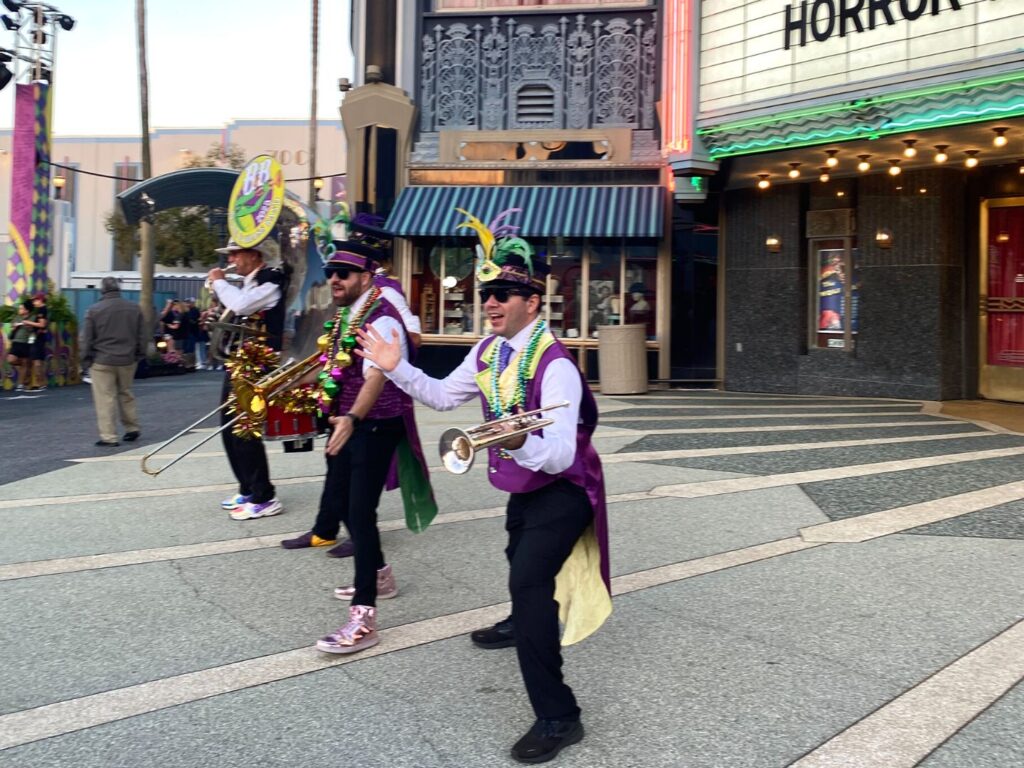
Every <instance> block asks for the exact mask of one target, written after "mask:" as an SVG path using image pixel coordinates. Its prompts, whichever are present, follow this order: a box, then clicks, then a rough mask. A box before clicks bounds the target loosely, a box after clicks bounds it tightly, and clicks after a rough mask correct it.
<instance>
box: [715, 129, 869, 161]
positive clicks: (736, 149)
mask: <svg viewBox="0 0 1024 768" xmlns="http://www.w3.org/2000/svg"><path fill="white" fill-rule="evenodd" d="M878 130H879V129H878V126H871V125H864V126H855V127H853V128H836V129H835V130H832V131H811V132H810V133H803V134H801V133H798V134H793V135H791V136H780V137H773V138H768V139H753V140H751V141H746V142H742V143H740V144H729V145H727V146H724V147H721V148H720V149H712V150H711V156H712V157H720V156H722V155H725V154H731V155H738V154H743V150H745V149H752V148H755V147H762V148H763V147H771V146H774V145H783V146H787V147H788V146H791V145H792V146H799V145H800V143H803V144H817V143H819V142H821V141H822V140H824V139H831V138H834V137H836V136H841V137H844V138H858V137H860V136H862V135H864V134H877V133H878Z"/></svg>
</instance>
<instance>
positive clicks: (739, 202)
mask: <svg viewBox="0 0 1024 768" xmlns="http://www.w3.org/2000/svg"><path fill="white" fill-rule="evenodd" d="M845 185H846V186H845V189H846V190H848V191H847V194H845V195H844V197H843V198H836V197H835V193H834V191H832V190H830V189H827V187H829V185H825V184H821V183H820V182H812V183H811V184H807V185H783V186H779V187H773V188H772V189H770V190H768V191H767V192H757V191H755V190H739V191H735V192H731V193H728V194H727V195H726V196H725V197H726V199H725V201H724V203H723V205H724V210H725V214H726V215H725V226H724V231H725V256H726V258H725V269H726V288H725V300H726V349H725V387H726V389H731V390H738V391H759V392H795V393H799V394H822V395H839V394H844V395H860V396H876V397H896V398H925V399H952V398H958V397H963V396H964V393H965V387H966V385H965V370H964V359H965V354H964V349H963V347H964V321H965V318H964V307H965V305H966V304H967V302H966V299H965V293H964V291H965V284H964V279H965V276H964V265H965V263H967V262H968V259H967V252H966V251H967V248H966V245H965V242H964V213H963V211H964V188H963V179H962V175H961V174H960V173H959V172H957V171H954V170H950V169H934V170H933V169H929V170H922V171H915V172H912V173H911V172H906V173H904V174H901V176H900V177H897V178H896V179H893V177H890V176H888V175H882V174H875V175H870V176H866V177H862V178H857V179H847V180H845ZM898 187H900V188H898ZM922 190H924V191H922ZM850 204H854V205H855V206H856V213H857V242H858V250H859V256H858V261H859V264H860V268H859V274H860V280H861V292H860V323H861V325H860V327H861V329H862V330H861V333H860V334H858V336H857V337H856V346H855V349H854V351H853V353H847V352H844V351H842V350H831V349H815V348H813V347H811V348H808V343H809V338H810V324H811V322H812V321H811V318H810V311H809V304H810V302H811V300H812V298H811V296H810V289H809V278H808V256H807V253H808V249H807V244H806V242H805V241H804V240H803V227H802V221H803V218H804V217H805V216H806V210H807V209H808V208H813V209H816V210H822V209H825V208H828V207H834V208H838V207H844V206H847V205H850ZM881 228H885V229H888V230H889V231H891V232H892V236H893V240H892V242H893V246H892V247H891V248H886V249H883V248H879V247H878V246H877V245H876V244H875V233H876V232H877V231H878V230H879V229H881ZM769 230H772V231H773V233H776V234H781V235H782V236H783V249H782V251H781V252H780V253H778V254H766V253H765V249H764V238H765V237H766V236H767V234H768V232H769ZM737 343H741V344H742V345H743V346H742V352H740V351H737V349H736V344H737Z"/></svg>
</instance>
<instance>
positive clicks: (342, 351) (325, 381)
mask: <svg viewBox="0 0 1024 768" xmlns="http://www.w3.org/2000/svg"><path fill="white" fill-rule="evenodd" d="M378 298H380V288H378V287H377V286H373V288H371V289H370V295H369V296H367V297H366V301H365V302H364V303H363V306H362V307H361V308H360V309H359V311H358V312H357V313H356V314H355V315H354V316H353V317H352V319H351V320H349V308H348V307H339V308H338V311H337V312H336V313H335V315H334V319H333V320H328V321H327V322H326V323H324V330H325V331H327V333H325V334H324V335H323V336H321V337H320V338H319V339H318V345H319V347H320V362H322V363H323V364H324V367H323V370H321V371H320V374H319V375H318V376H317V379H318V381H319V384H320V398H319V400H320V407H321V410H322V411H323V412H325V413H326V411H327V409H328V408H329V407H330V403H331V400H332V399H333V398H334V397H335V396H336V395H337V394H338V391H339V389H340V381H341V377H342V370H343V369H344V368H347V367H348V366H350V365H352V363H353V362H354V358H353V356H352V350H353V349H355V347H356V329H357V328H359V327H361V326H362V324H363V320H364V319H365V318H366V315H367V314H369V312H370V310H371V309H372V308H373V306H374V305H375V304H376V303H377V299H378ZM342 329H344V331H342Z"/></svg>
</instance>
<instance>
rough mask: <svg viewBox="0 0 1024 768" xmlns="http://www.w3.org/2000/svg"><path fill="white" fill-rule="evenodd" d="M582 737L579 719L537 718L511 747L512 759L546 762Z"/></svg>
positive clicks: (526, 761) (527, 761)
mask: <svg viewBox="0 0 1024 768" xmlns="http://www.w3.org/2000/svg"><path fill="white" fill-rule="evenodd" d="M582 739H583V723H581V722H580V721H579V720H538V721H537V722H535V723H534V724H533V727H532V728H530V730H529V731H527V732H526V735H525V736H523V738H521V739H520V740H519V741H517V742H516V743H515V745H514V746H513V747H512V759H513V760H517V761H519V762H520V763H546V762H547V761H548V760H553V759H554V758H555V756H556V755H557V754H558V753H559V752H561V751H562V750H563V749H565V748H566V747H568V746H569V745H570V744H575V743H576V742H578V741H581V740H582Z"/></svg>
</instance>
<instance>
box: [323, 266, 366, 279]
mask: <svg viewBox="0 0 1024 768" xmlns="http://www.w3.org/2000/svg"><path fill="white" fill-rule="evenodd" d="M362 271H363V270H362V269H357V268H356V267H342V266H336V265H334V264H328V265H326V266H325V267H324V276H325V277H326V278H327V279H328V280H330V279H331V275H337V276H338V279H339V280H348V276H349V275H351V274H358V273H359V272H362Z"/></svg>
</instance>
